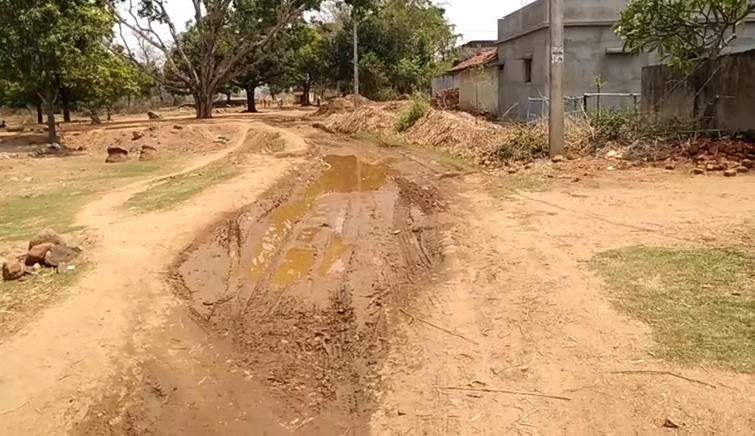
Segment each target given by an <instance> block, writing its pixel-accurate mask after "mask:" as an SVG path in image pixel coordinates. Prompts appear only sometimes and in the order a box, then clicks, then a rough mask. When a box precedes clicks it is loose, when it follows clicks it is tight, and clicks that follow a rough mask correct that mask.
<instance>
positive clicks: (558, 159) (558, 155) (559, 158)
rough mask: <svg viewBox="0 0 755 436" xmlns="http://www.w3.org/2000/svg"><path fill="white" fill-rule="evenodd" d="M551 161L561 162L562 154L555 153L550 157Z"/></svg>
mask: <svg viewBox="0 0 755 436" xmlns="http://www.w3.org/2000/svg"><path fill="white" fill-rule="evenodd" d="M551 161H552V162H555V163H558V162H563V161H564V157H563V156H562V155H560V154H557V155H555V156H553V158H551Z"/></svg>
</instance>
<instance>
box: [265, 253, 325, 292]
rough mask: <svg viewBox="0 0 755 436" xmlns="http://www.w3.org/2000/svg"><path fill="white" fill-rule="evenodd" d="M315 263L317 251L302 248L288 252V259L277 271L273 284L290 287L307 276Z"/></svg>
mask: <svg viewBox="0 0 755 436" xmlns="http://www.w3.org/2000/svg"><path fill="white" fill-rule="evenodd" d="M314 263H315V250H313V249H311V248H301V247H294V248H292V249H290V250H288V251H287V252H286V258H285V259H284V260H283V262H281V264H280V266H279V267H278V269H277V270H276V271H275V276H273V284H275V285H278V286H286V285H290V284H291V283H293V282H295V281H297V280H299V279H301V278H303V277H304V276H306V275H307V273H309V270H310V269H311V268H312V265H313V264H314Z"/></svg>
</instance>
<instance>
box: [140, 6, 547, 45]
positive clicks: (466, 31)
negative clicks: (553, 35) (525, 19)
mask: <svg viewBox="0 0 755 436" xmlns="http://www.w3.org/2000/svg"><path fill="white" fill-rule="evenodd" d="M532 1H533V0H435V2H436V3H437V4H438V5H440V6H442V7H444V8H445V9H446V17H447V18H448V20H449V21H450V22H451V23H452V24H454V26H455V29H456V32H457V33H459V34H461V37H462V42H466V41H470V40H479V39H492V40H495V39H497V38H496V37H497V35H496V28H497V22H498V19H499V18H502V17H503V16H504V15H506V14H510V13H511V12H514V11H515V10H517V9H519V8H521V7H522V6H524V5H525V4H527V3H530V2H532ZM165 3H166V9H167V10H168V15H170V17H171V19H172V20H173V22H174V23H175V25H176V27H178V28H179V30H180V29H183V27H184V24H185V23H186V22H187V21H188V20H189V19H191V18H192V16H193V14H194V9H193V6H192V3H191V0H166V2H165ZM161 33H165V36H167V34H168V32H167V31H164V32H161ZM130 43H131V42H130Z"/></svg>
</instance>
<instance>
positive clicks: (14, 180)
mask: <svg viewBox="0 0 755 436" xmlns="http://www.w3.org/2000/svg"><path fill="white" fill-rule="evenodd" d="M8 180H10V181H11V182H18V177H11V178H10V179H8Z"/></svg>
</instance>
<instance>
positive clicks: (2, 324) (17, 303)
mask: <svg viewBox="0 0 755 436" xmlns="http://www.w3.org/2000/svg"><path fill="white" fill-rule="evenodd" d="M73 265H75V269H73V270H70V271H68V272H66V273H64V274H58V273H57V272H56V271H55V269H53V268H46V269H43V270H41V271H40V272H39V273H38V274H36V275H32V276H25V277H24V278H23V279H22V280H14V281H10V282H6V281H2V280H0V337H2V336H5V335H11V334H13V333H15V332H17V331H19V330H21V328H23V327H24V326H25V325H26V324H28V323H29V321H31V320H32V319H34V317H35V315H36V314H38V313H39V312H41V311H42V309H44V308H45V307H47V306H49V305H50V304H51V303H53V302H54V301H56V300H57V299H58V298H60V297H61V296H62V295H65V290H66V289H67V288H69V287H70V286H71V285H73V284H75V283H76V281H77V280H78V279H79V278H80V277H81V276H82V274H83V273H84V272H85V271H86V270H87V269H88V268H89V266H90V265H89V264H88V263H86V262H74V263H73Z"/></svg>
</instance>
